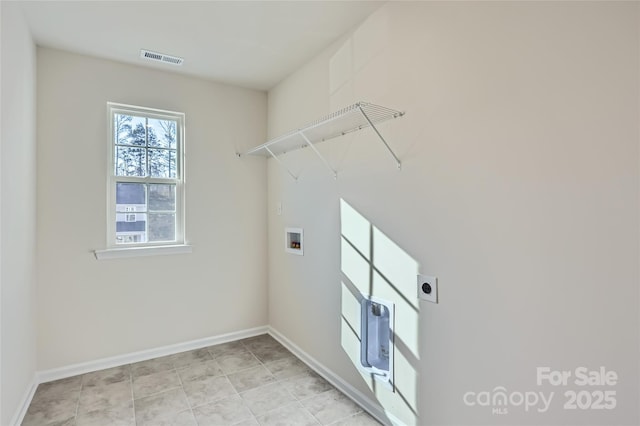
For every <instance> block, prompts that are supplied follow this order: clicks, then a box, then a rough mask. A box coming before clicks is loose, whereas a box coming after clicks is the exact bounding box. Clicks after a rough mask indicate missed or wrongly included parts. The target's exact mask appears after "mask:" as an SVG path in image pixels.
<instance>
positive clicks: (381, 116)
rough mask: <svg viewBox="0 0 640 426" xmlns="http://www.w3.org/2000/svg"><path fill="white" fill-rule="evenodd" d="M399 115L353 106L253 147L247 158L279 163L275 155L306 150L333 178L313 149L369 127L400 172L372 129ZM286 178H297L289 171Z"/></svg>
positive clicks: (388, 110) (370, 106)
mask: <svg viewBox="0 0 640 426" xmlns="http://www.w3.org/2000/svg"><path fill="white" fill-rule="evenodd" d="M403 115H404V112H402V111H397V110H394V109H391V108H386V107H383V106H380V105H374V104H371V103H367V102H357V103H355V104H353V105H349V106H348V107H346V108H343V109H341V110H338V111H336V112H333V113H331V114H329V115H327V116H325V117H322V118H320V119H318V120H315V121H313V122H311V123H309V124H307V125H306V126H304V127H301V128H299V129H296V130H292V131H290V132H288V133H286V134H284V135H282V136H278V137H276V138H274V139H271V140H269V141H267V142H265V143H263V144H262V145H259V146H256V147H255V148H253V149H251V150H249V151H248V152H247V154H248V155H262V156H266V157H268V156H271V157H273V158H275V159H276V160H278V161H279V162H280V159H279V158H278V156H279V155H281V154H284V153H286V152H289V151H293V150H296V149H300V148H305V147H310V148H312V149H313V151H314V152H315V153H316V154H317V155H318V156H319V157H320V159H321V160H322V161H323V162H324V163H325V165H326V166H327V167H328V168H329V169H330V170H331V171H332V172H333V175H334V177H336V176H337V173H336V171H335V170H333V168H332V167H331V166H330V165H329V163H328V162H327V161H326V160H325V159H324V157H323V156H322V155H321V154H320V153H319V152H318V150H317V149H316V148H315V146H314V145H315V144H317V143H319V142H324V141H326V140H329V139H333V138H336V137H339V136H344V135H346V134H349V133H352V132H357V131H358V130H363V129H366V128H368V127H371V128H372V129H373V130H374V132H375V133H376V135H377V136H378V138H380V140H381V141H382V143H384V145H385V146H386V148H387V150H388V151H389V153H390V154H391V155H392V156H393V158H394V160H395V162H396V165H397V166H398V168H400V160H399V159H398V157H397V156H396V154H395V153H394V152H393V150H392V149H391V147H390V146H389V144H388V143H387V141H386V140H385V139H384V138H383V137H382V135H381V134H380V132H379V131H378V129H377V127H376V124H379V123H382V122H384V121H388V120H392V119H394V118H398V117H402V116H403ZM281 164H282V163H281ZM283 166H284V165H283ZM287 171H289V170H287ZM289 174H291V176H293V178H294V179H297V177H296V176H294V175H293V174H292V173H291V172H290V171H289Z"/></svg>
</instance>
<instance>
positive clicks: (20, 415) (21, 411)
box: [9, 375, 38, 426]
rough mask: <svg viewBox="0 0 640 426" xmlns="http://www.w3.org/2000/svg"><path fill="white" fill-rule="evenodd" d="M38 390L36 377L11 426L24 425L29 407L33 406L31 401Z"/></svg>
mask: <svg viewBox="0 0 640 426" xmlns="http://www.w3.org/2000/svg"><path fill="white" fill-rule="evenodd" d="M37 388H38V382H37V381H36V377H35V375H34V377H33V379H32V380H31V383H29V386H28V387H27V391H26V392H25V394H24V396H23V397H22V399H21V401H22V403H21V404H20V406H19V407H18V410H17V411H16V413H15V414H14V415H13V418H12V419H11V422H10V423H9V424H10V425H15V426H18V425H20V424H21V423H22V420H23V419H24V416H25V414H27V410H28V409H29V405H30V404H31V400H32V399H33V395H34V394H35V393H36V389H37Z"/></svg>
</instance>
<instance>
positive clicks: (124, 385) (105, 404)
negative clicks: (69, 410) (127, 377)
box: [78, 382, 133, 413]
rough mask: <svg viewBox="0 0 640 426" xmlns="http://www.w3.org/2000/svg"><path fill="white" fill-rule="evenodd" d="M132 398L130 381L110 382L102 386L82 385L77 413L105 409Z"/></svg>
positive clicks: (124, 402) (119, 404) (129, 400)
mask: <svg viewBox="0 0 640 426" xmlns="http://www.w3.org/2000/svg"><path fill="white" fill-rule="evenodd" d="M132 400H133V398H132V396H131V383H130V382H117V383H110V384H108V385H102V386H90V387H83V388H82V391H81V392H80V403H79V404H78V412H79V413H88V412H90V411H96V410H106V409H109V408H113V407H117V406H121V405H122V404H126V403H128V402H131V401H132Z"/></svg>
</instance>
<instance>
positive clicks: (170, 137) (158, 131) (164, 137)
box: [148, 118, 177, 149]
mask: <svg viewBox="0 0 640 426" xmlns="http://www.w3.org/2000/svg"><path fill="white" fill-rule="evenodd" d="M148 128H149V146H154V147H158V148H171V149H176V137H177V133H176V129H177V122H176V121H173V120H156V119H154V118H150V119H149V126H148ZM151 134H153V138H152V137H151Z"/></svg>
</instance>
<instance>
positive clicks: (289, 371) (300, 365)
mask: <svg viewBox="0 0 640 426" xmlns="http://www.w3.org/2000/svg"><path fill="white" fill-rule="evenodd" d="M264 366H265V367H267V369H268V370H269V371H271V374H273V376H274V377H275V378H276V379H278V380H283V379H288V378H291V377H294V376H299V375H301V374H306V373H309V372H310V371H311V369H310V368H309V367H307V365H306V364H305V363H304V362H302V361H300V360H299V359H298V358H296V357H295V356H293V355H289V356H287V357H283V358H282V359H278V360H276V361H271V362H267V363H265V364H264Z"/></svg>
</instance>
